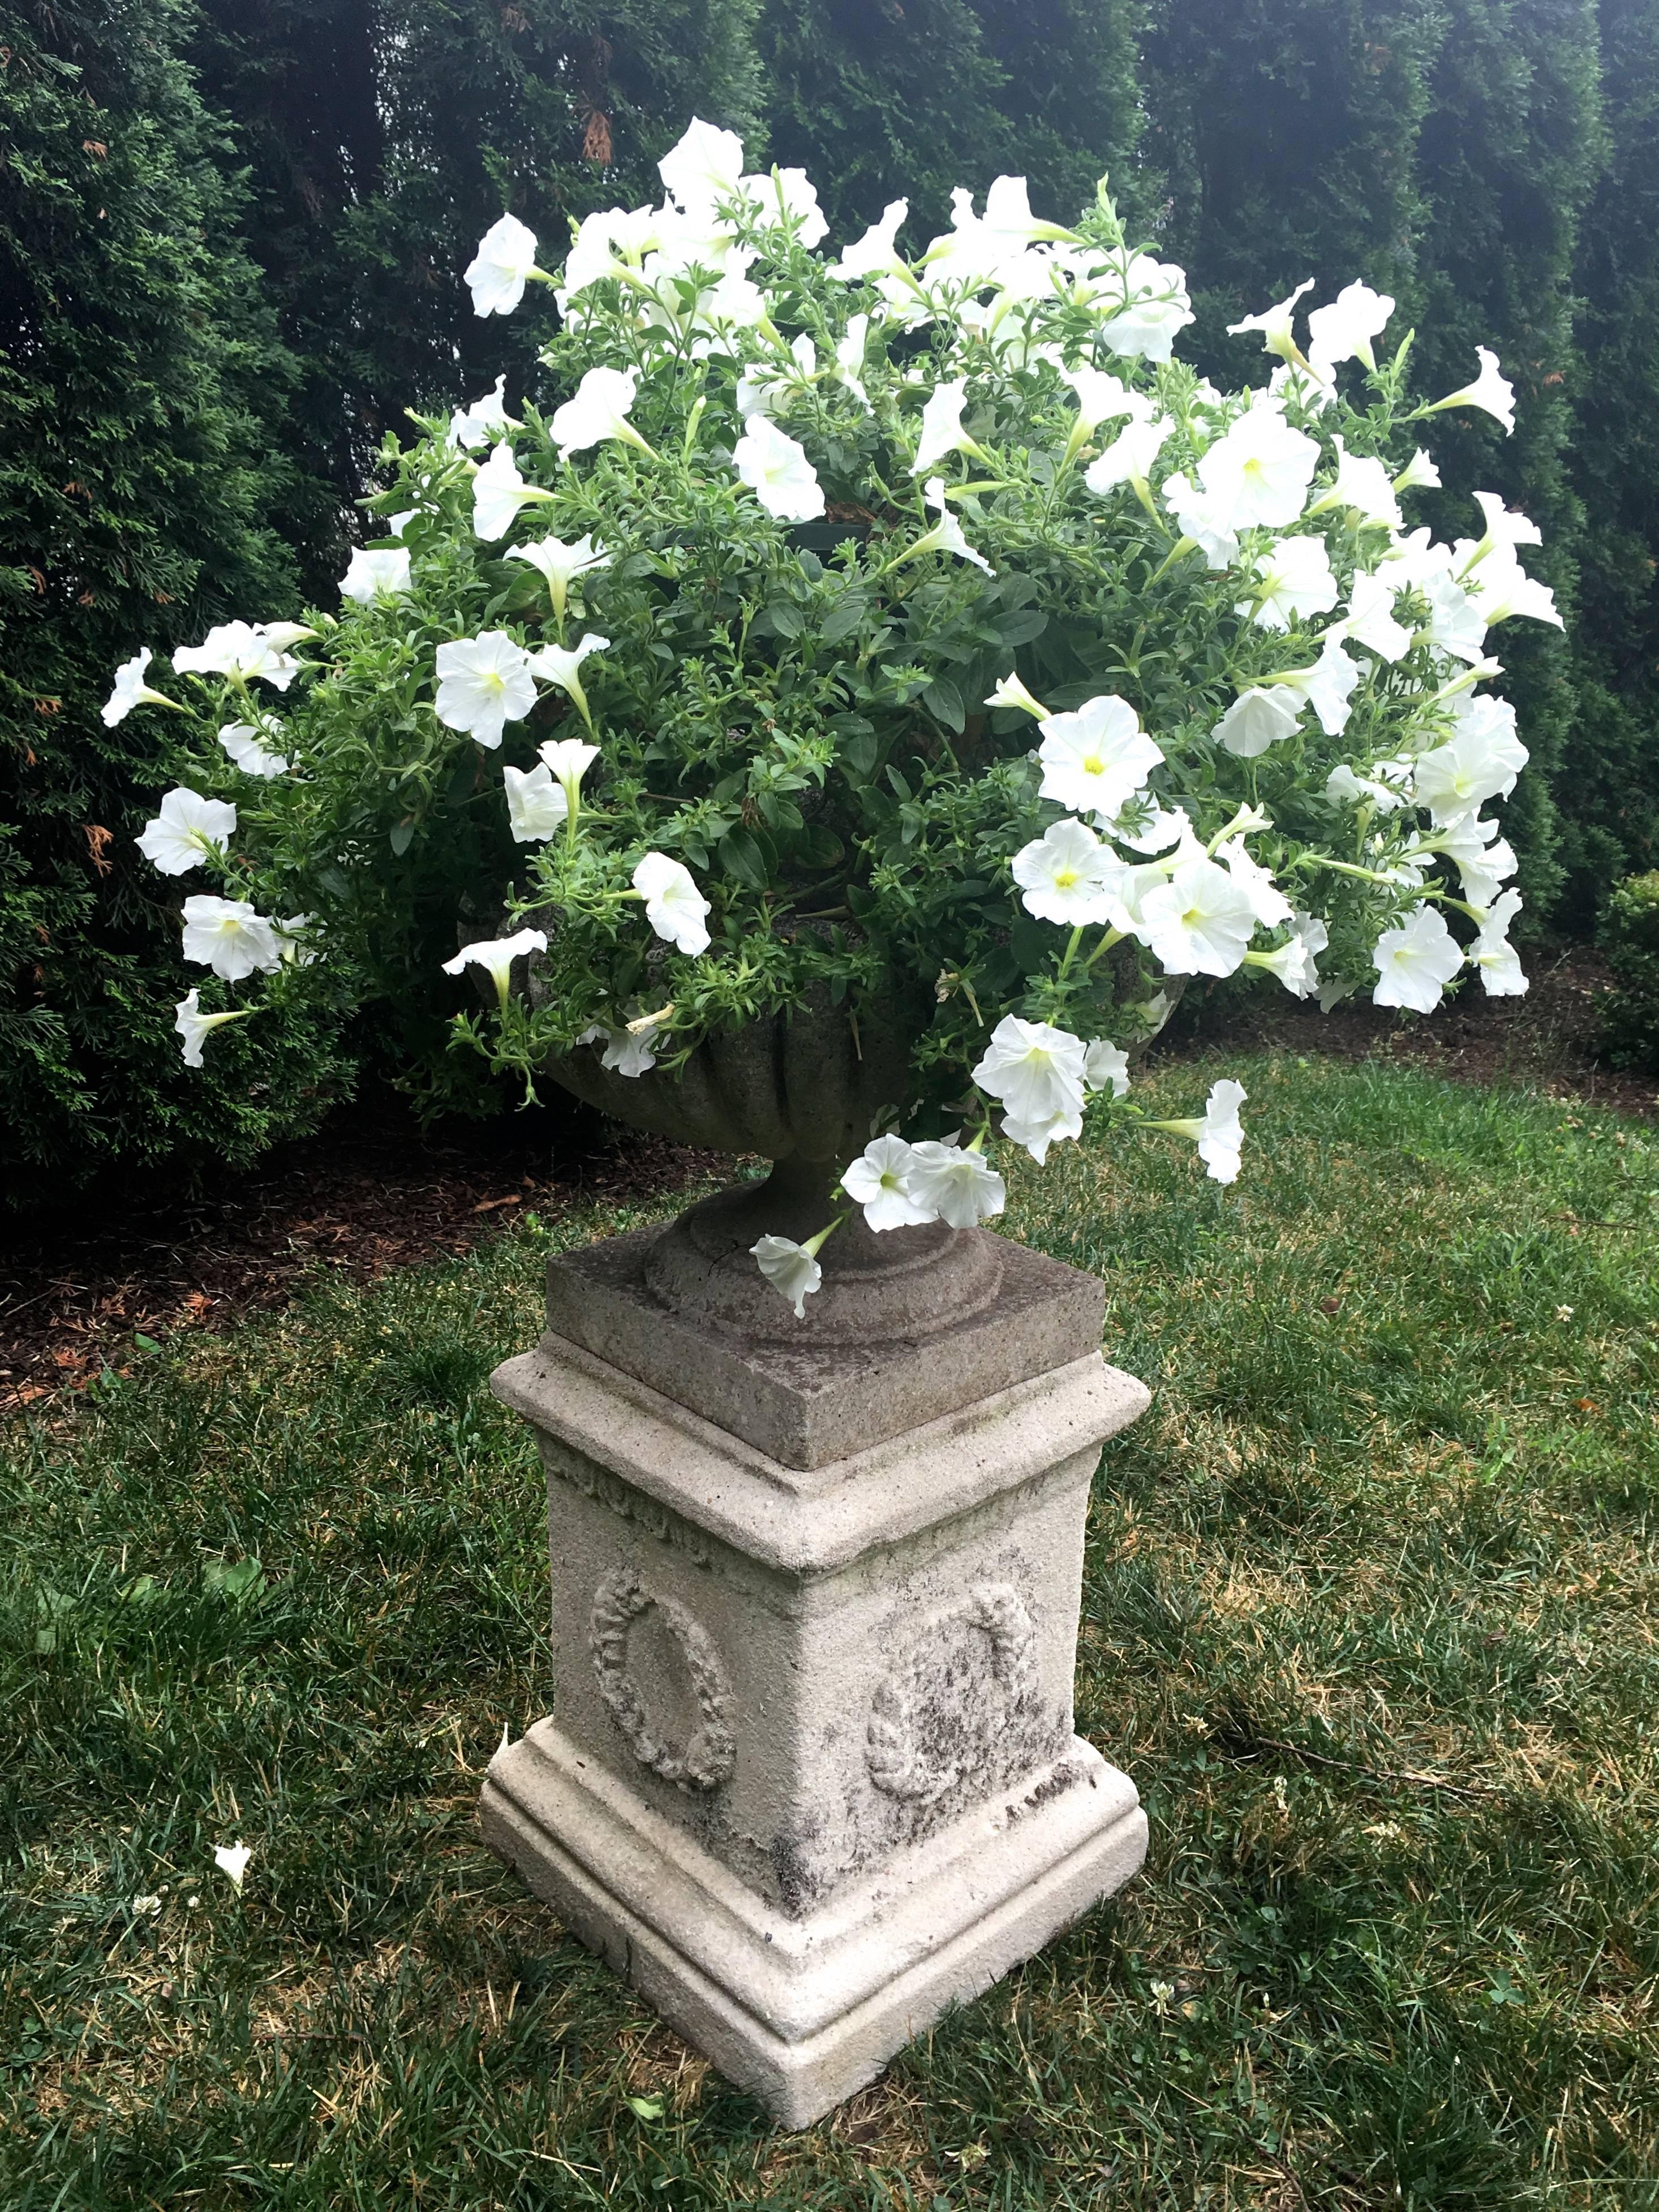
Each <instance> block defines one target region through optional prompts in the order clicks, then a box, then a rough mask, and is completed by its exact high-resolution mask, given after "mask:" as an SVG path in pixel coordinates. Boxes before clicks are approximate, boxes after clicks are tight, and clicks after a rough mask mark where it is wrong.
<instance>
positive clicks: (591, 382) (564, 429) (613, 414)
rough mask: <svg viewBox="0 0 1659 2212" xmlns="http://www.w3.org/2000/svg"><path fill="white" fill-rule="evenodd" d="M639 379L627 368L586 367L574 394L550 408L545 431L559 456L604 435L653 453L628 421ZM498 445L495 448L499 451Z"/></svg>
mask: <svg viewBox="0 0 1659 2212" xmlns="http://www.w3.org/2000/svg"><path fill="white" fill-rule="evenodd" d="M638 389H639V380H638V379H637V378H636V377H635V374H634V372H633V370H632V369H631V368H590V369H589V370H588V371H587V373H586V375H585V376H584V377H583V378H582V380H581V382H580V384H579V385H578V386H576V389H575V392H574V396H573V397H572V398H568V399H567V400H566V401H565V403H564V404H563V405H562V407H556V408H555V409H554V410H553V415H552V419H551V421H550V422H549V423H548V426H547V433H548V435H549V437H550V438H551V439H552V441H553V442H554V444H555V445H556V447H558V449H559V459H561V460H562V461H568V459H570V456H571V455H572V454H573V453H586V451H587V449H588V447H590V446H598V445H600V444H602V443H603V442H604V441H605V439H607V438H617V439H620V440H621V441H622V442H623V445H625V446H633V447H635V448H636V449H637V450H638V451H639V452H640V453H646V454H650V456H651V458H652V459H653V460H654V459H655V458H656V456H655V455H654V454H653V453H651V448H650V447H649V446H647V443H646V442H645V440H644V439H643V438H642V437H641V435H640V434H639V432H638V431H637V430H636V429H635V428H634V425H633V424H632V423H631V422H629V419H628V416H629V410H630V409H631V408H632V406H633V404H634V400H635V395H636V394H637V392H638ZM499 450H500V448H499V447H498V448H497V451H499Z"/></svg>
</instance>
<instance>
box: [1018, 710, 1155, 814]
mask: <svg viewBox="0 0 1659 2212" xmlns="http://www.w3.org/2000/svg"><path fill="white" fill-rule="evenodd" d="M1037 758H1038V760H1039V761H1040V762H1041V763H1042V787H1041V791H1040V793H1039V796H1040V797H1042V798H1043V799H1054V801H1056V803H1057V804H1058V805H1061V806H1064V807H1067V808H1070V809H1071V810H1072V811H1073V812H1075V813H1079V814H1099V815H1103V816H1105V817H1107V818H1108V819H1110V818H1111V817H1113V816H1115V815H1116V814H1118V813H1119V812H1121V810H1122V807H1123V805H1124V803H1125V801H1126V800H1127V799H1129V798H1131V797H1132V796H1133V793H1136V792H1137V791H1139V789H1140V787H1141V786H1142V785H1143V784H1144V783H1145V782H1146V778H1147V776H1148V775H1149V774H1150V773H1151V772H1152V769H1155V768H1156V767H1157V766H1158V763H1159V762H1160V761H1161V760H1162V759H1163V758H1164V751H1163V748H1162V747H1161V746H1160V745H1158V744H1154V742H1153V741H1152V738H1149V737H1148V736H1147V734H1146V732H1145V731H1144V730H1143V729H1142V728H1141V726H1140V718H1139V715H1138V714H1136V713H1135V710H1134V708H1133V707H1132V706H1131V705H1130V704H1129V702H1128V701H1127V699H1121V698H1119V697H1118V696H1117V695H1116V693H1115V692H1107V693H1104V694H1103V696H1101V697H1099V698H1097V699H1085V701H1084V702H1083V704H1082V706H1080V707H1079V708H1075V709H1074V710H1073V712H1072V713H1071V714H1050V715H1049V716H1048V720H1046V721H1045V722H1044V723H1043V725H1042V744H1040V745H1039V746H1038V748H1037Z"/></svg>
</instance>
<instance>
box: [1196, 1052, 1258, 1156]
mask: <svg viewBox="0 0 1659 2212" xmlns="http://www.w3.org/2000/svg"><path fill="white" fill-rule="evenodd" d="M1247 1097H1249V1092H1248V1091H1246V1090H1245V1088H1244V1086H1243V1084H1242V1083H1235V1082H1234V1081H1233V1079H1232V1078H1231V1076H1225V1075H1224V1076H1223V1077H1222V1079H1221V1080H1220V1082H1219V1083H1216V1084H1212V1085H1211V1087H1210V1095H1209V1097H1207V1098H1206V1100H1205V1101H1204V1120H1203V1122H1202V1125H1201V1126H1200V1130H1199V1134H1198V1157H1199V1158H1200V1159H1201V1160H1202V1161H1203V1163H1204V1165H1205V1168H1206V1170H1207V1171H1208V1173H1209V1175H1210V1176H1211V1177H1212V1180H1213V1181H1214V1182H1237V1179H1238V1170H1239V1164H1240V1159H1241V1157H1242V1155H1243V1147H1244V1132H1243V1128H1242V1127H1240V1125H1239V1119H1238V1109H1239V1108H1240V1107H1241V1106H1242V1105H1243V1103H1244V1101H1245V1099H1246V1098H1247Z"/></svg>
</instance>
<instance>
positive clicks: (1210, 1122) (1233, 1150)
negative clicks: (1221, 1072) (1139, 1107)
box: [1146, 1075, 1249, 1182]
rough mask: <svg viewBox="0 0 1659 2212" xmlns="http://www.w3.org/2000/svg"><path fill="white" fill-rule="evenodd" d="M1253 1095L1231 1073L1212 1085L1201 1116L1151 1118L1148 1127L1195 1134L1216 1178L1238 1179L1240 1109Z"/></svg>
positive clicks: (1241, 1141) (1241, 1134) (1241, 1143)
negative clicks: (1161, 1119)
mask: <svg viewBox="0 0 1659 2212" xmlns="http://www.w3.org/2000/svg"><path fill="white" fill-rule="evenodd" d="M1247 1097H1249V1092H1248V1091H1246V1090H1245V1088H1244V1086H1243V1084H1242V1083H1235V1082H1234V1081H1233V1079H1232V1078H1231V1076H1230V1075H1229V1076H1223V1078H1222V1079H1221V1080H1220V1082H1219V1083H1215V1084H1212V1085H1211V1086H1210V1095H1209V1097H1207V1098H1206V1100H1205V1102H1204V1113H1203V1116H1202V1118H1201V1119H1200V1117H1199V1116H1198V1115H1188V1116H1186V1117H1184V1118H1183V1119H1182V1120H1180V1121H1149V1122H1148V1123H1147V1125H1146V1126H1147V1127H1148V1128H1150V1129H1167V1130H1168V1131H1169V1132H1170V1135H1171V1136H1176V1137H1191V1138H1192V1139H1194V1141H1195V1142H1196V1144H1197V1146H1198V1157H1199V1158H1200V1159H1201V1160H1202V1161H1203V1163H1204V1166H1205V1171H1206V1174H1208V1175H1209V1176H1210V1177H1211V1178H1212V1181H1214V1182H1237V1178H1238V1170H1239V1165H1240V1162H1241V1159H1242V1157H1243V1147H1244V1132H1243V1127H1241V1126H1240V1123H1239V1119H1238V1109H1239V1108H1240V1107H1241V1106H1242V1105H1243V1103H1244V1101H1245V1099H1246V1098H1247Z"/></svg>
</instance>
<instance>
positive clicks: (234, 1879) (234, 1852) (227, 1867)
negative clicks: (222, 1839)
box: [213, 1844, 253, 1893]
mask: <svg viewBox="0 0 1659 2212" xmlns="http://www.w3.org/2000/svg"><path fill="white" fill-rule="evenodd" d="M252 1857H253V1853H252V1850H250V1849H249V1848H248V1846H247V1845H246V1844H216V1845H215V1847H214V1852H213V1863H214V1864H215V1866H216V1867H217V1868H218V1869H219V1871H220V1873H221V1874H223V1875H229V1877H230V1885H231V1887H232V1888H233V1889H234V1890H236V1891H237V1892H238V1893H240V1890H241V1887H242V1883H243V1881H244V1880H245V1878H246V1874H247V1866H248V1861H249V1860H250V1859H251V1858H252Z"/></svg>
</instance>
